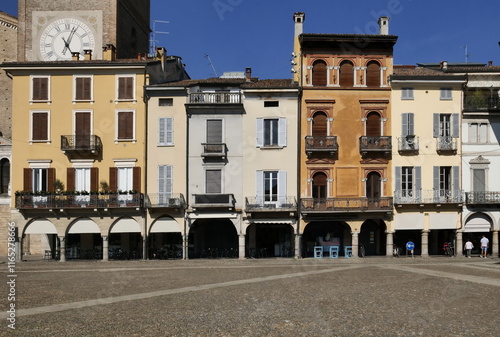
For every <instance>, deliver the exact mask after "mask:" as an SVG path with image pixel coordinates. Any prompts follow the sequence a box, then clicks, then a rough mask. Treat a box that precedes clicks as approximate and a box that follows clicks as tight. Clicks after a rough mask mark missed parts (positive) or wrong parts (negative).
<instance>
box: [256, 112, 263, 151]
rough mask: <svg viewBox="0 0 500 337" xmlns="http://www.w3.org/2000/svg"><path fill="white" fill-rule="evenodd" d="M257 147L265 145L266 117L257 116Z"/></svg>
mask: <svg viewBox="0 0 500 337" xmlns="http://www.w3.org/2000/svg"><path fill="white" fill-rule="evenodd" d="M256 130H257V135H256V136H257V147H262V146H264V119H263V118H257V126H256Z"/></svg>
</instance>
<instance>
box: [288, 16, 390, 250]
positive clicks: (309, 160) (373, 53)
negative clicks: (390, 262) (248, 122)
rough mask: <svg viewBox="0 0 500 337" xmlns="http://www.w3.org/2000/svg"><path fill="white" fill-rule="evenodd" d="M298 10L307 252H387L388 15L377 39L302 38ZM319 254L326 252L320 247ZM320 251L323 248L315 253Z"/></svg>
mask: <svg viewBox="0 0 500 337" xmlns="http://www.w3.org/2000/svg"><path fill="white" fill-rule="evenodd" d="M304 20H305V15H304V13H295V15H294V22H295V47H294V53H293V54H292V56H294V62H293V63H295V65H294V69H293V71H294V72H295V76H296V79H297V80H298V81H299V84H300V86H301V87H302V98H301V105H300V116H301V117H300V139H301V140H300V159H299V161H300V196H301V219H300V233H301V234H302V244H303V247H302V255H303V256H304V257H305V256H313V254H314V251H313V250H314V249H315V248H314V247H321V246H323V247H324V250H325V252H326V251H327V250H328V249H329V248H327V247H337V248H336V249H339V252H338V254H339V255H347V256H348V255H350V254H351V250H352V255H354V256H356V255H357V253H358V242H359V243H360V244H361V245H360V247H363V248H364V250H365V251H366V253H367V254H371V255H385V254H386V252H387V251H388V244H387V240H386V234H385V232H386V231H387V229H388V228H389V227H390V221H391V220H392V209H393V208H392V187H391V180H392V179H391V175H392V173H391V150H392V143H391V117H390V114H391V105H390V102H391V89H390V87H389V85H388V81H387V78H388V76H389V75H390V74H391V73H392V67H393V46H394V44H395V43H396V41H397V36H394V35H389V34H388V21H389V18H387V17H382V18H380V20H379V25H380V34H377V35H358V34H305V33H302V24H303V22H304ZM318 249H319V250H321V248H318ZM317 253H318V254H320V255H321V254H322V252H321V251H319V252H317Z"/></svg>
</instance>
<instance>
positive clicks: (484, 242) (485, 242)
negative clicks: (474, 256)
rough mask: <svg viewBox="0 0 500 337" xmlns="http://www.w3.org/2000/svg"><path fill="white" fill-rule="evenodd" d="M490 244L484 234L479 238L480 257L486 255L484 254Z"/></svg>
mask: <svg viewBox="0 0 500 337" xmlns="http://www.w3.org/2000/svg"><path fill="white" fill-rule="evenodd" d="M489 245H490V240H488V238H487V237H486V236H484V235H483V237H482V238H481V257H484V258H485V257H486V254H487V253H488V247H489Z"/></svg>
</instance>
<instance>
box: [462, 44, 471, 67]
mask: <svg viewBox="0 0 500 337" xmlns="http://www.w3.org/2000/svg"><path fill="white" fill-rule="evenodd" d="M462 48H464V49H465V62H466V63H467V62H469V56H470V54H469V52H468V51H467V50H468V49H467V45H465V46H462Z"/></svg>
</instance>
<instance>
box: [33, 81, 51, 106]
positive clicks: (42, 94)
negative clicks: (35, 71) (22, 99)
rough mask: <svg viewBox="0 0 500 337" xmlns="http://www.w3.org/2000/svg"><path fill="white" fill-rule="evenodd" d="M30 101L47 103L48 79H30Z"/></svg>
mask: <svg viewBox="0 0 500 337" xmlns="http://www.w3.org/2000/svg"><path fill="white" fill-rule="evenodd" d="M31 100H32V101H48V100H49V77H48V76H43V77H38V76H37V77H35V76H33V77H32V78H31Z"/></svg>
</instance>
